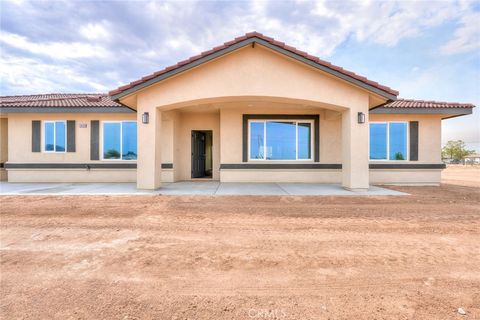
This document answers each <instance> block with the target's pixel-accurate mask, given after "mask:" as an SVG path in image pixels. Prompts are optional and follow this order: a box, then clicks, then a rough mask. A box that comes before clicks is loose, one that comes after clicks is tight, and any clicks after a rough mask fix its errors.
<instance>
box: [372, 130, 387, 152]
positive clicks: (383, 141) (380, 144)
mask: <svg viewBox="0 0 480 320" xmlns="http://www.w3.org/2000/svg"><path fill="white" fill-rule="evenodd" d="M370 159H374V160H386V159H387V124H386V123H370Z"/></svg>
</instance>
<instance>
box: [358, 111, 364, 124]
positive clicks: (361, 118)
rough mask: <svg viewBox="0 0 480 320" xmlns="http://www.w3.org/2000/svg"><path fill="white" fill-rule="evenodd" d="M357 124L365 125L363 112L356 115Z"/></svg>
mask: <svg viewBox="0 0 480 320" xmlns="http://www.w3.org/2000/svg"><path fill="white" fill-rule="evenodd" d="M358 123H365V113H363V112H359V113H358Z"/></svg>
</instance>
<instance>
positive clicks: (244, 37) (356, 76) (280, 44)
mask: <svg viewBox="0 0 480 320" xmlns="http://www.w3.org/2000/svg"><path fill="white" fill-rule="evenodd" d="M250 38H259V39H261V40H264V41H266V42H268V43H270V44H272V45H275V46H277V47H280V48H282V49H284V50H287V51H290V52H293V53H295V54H297V55H300V56H302V57H304V58H305V59H308V60H310V61H313V62H315V63H317V64H320V65H322V66H324V67H327V68H329V69H331V70H334V71H336V72H339V73H342V74H344V75H347V76H349V77H351V78H354V79H356V80H358V81H361V82H363V83H365V84H368V85H370V86H372V87H375V88H377V89H380V90H382V91H384V92H387V93H389V94H391V95H394V96H397V95H398V94H399V92H398V91H397V90H394V89H392V88H390V87H387V86H384V85H381V84H379V83H378V82H375V81H372V80H369V79H368V78H367V77H364V76H361V75H359V74H356V73H354V72H352V71H349V70H346V69H343V68H342V67H339V66H336V65H334V64H332V63H330V62H328V61H325V60H322V59H320V58H319V57H317V56H313V55H310V54H308V53H307V52H305V51H301V50H298V49H297V48H295V47H292V46H289V45H287V44H285V43H284V42H280V41H277V40H275V39H274V38H271V37H268V36H265V35H263V34H261V33H260V32H256V31H253V32H248V33H246V34H245V35H242V36H239V37H236V38H235V39H233V40H230V41H227V42H224V43H223V44H222V45H219V46H216V47H214V48H212V49H210V50H207V51H203V52H202V53H200V54H197V55H195V56H191V57H190V58H188V59H185V60H181V61H179V62H177V63H176V64H174V65H170V66H168V67H165V68H163V69H161V70H159V71H156V72H153V73H151V74H149V75H146V76H144V77H142V78H140V79H138V80H135V81H132V82H130V83H128V84H126V85H123V86H120V87H118V88H117V89H114V90H111V91H110V92H109V93H108V94H109V95H110V96H112V95H116V94H119V93H121V92H123V91H125V90H127V89H130V88H133V87H135V86H137V85H139V84H141V83H144V82H146V81H148V80H151V79H153V78H155V77H157V76H160V75H162V74H164V73H167V72H169V71H171V70H174V69H177V68H179V67H181V66H183V65H186V64H189V63H192V62H194V61H196V60H198V59H201V58H203V57H205V56H208V55H210V54H213V53H215V52H217V51H220V50H223V49H226V48H228V47H230V46H232V45H234V44H236V43H239V42H241V41H243V40H247V39H250Z"/></svg>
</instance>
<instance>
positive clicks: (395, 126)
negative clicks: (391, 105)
mask: <svg viewBox="0 0 480 320" xmlns="http://www.w3.org/2000/svg"><path fill="white" fill-rule="evenodd" d="M388 135H389V144H390V152H389V156H390V160H406V158H407V124H406V123H399V122H392V123H390V126H389V134H388Z"/></svg>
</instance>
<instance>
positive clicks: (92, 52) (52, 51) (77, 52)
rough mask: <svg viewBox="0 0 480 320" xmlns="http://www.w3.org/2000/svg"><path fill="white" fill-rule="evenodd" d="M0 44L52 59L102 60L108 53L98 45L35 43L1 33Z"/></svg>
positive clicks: (18, 36) (7, 33)
mask: <svg viewBox="0 0 480 320" xmlns="http://www.w3.org/2000/svg"><path fill="white" fill-rule="evenodd" d="M0 42H2V43H3V44H6V45H8V46H10V47H13V48H17V49H21V50H25V51H28V52H30V53H33V54H37V55H44V56H48V57H51V58H54V59H78V58H91V57H95V58H104V57H106V56H108V54H109V53H108V51H107V50H106V49H105V48H103V47H102V46H99V45H92V44H88V43H83V42H44V43H36V42H32V41H30V40H29V39H28V38H27V37H24V36H20V35H18V34H14V33H9V32H1V33H0Z"/></svg>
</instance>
